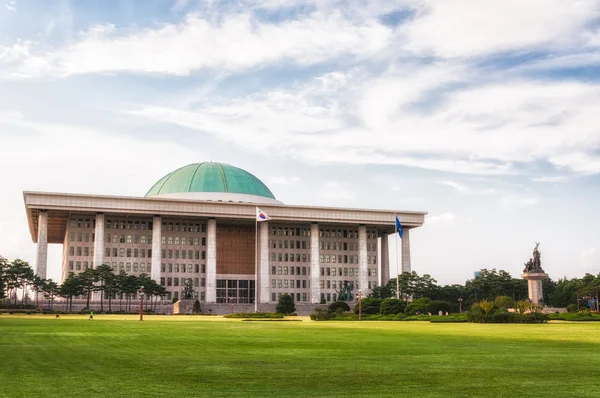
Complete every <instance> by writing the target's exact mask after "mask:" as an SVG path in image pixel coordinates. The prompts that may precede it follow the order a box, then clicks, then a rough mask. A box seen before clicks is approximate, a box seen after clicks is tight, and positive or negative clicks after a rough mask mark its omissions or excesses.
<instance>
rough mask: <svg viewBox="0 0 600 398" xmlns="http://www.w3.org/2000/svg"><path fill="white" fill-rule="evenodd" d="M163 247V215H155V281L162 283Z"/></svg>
mask: <svg viewBox="0 0 600 398" xmlns="http://www.w3.org/2000/svg"><path fill="white" fill-rule="evenodd" d="M161 248H162V217H161V216H154V218H153V219H152V272H151V276H152V279H153V280H154V282H156V283H158V284H160V275H161V269H160V267H161Z"/></svg>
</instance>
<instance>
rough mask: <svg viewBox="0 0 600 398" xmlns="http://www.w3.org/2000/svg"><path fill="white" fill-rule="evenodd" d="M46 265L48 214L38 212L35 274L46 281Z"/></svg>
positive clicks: (43, 211)
mask: <svg viewBox="0 0 600 398" xmlns="http://www.w3.org/2000/svg"><path fill="white" fill-rule="evenodd" d="M47 265H48V212H46V211H45V210H42V211H40V215H39V216H38V234H37V252H36V255H35V273H36V274H38V276H39V277H40V278H42V279H46V268H47Z"/></svg>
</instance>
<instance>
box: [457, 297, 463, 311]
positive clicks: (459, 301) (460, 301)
mask: <svg viewBox="0 0 600 398" xmlns="http://www.w3.org/2000/svg"><path fill="white" fill-rule="evenodd" d="M462 301H463V300H462V297H459V298H458V305H459V306H460V313H461V314H462Z"/></svg>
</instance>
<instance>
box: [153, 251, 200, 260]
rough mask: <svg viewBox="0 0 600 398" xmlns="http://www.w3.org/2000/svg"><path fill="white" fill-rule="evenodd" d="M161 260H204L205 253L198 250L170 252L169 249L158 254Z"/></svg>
mask: <svg viewBox="0 0 600 398" xmlns="http://www.w3.org/2000/svg"><path fill="white" fill-rule="evenodd" d="M160 257H161V258H175V259H178V258H181V259H183V260H185V259H186V258H187V259H189V260H192V259H194V260H200V259H202V260H205V259H206V252H205V251H204V250H203V251H202V252H201V251H199V250H171V249H162V250H161V253H160Z"/></svg>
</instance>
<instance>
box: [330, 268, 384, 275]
mask: <svg viewBox="0 0 600 398" xmlns="http://www.w3.org/2000/svg"><path fill="white" fill-rule="evenodd" d="M354 275H356V276H358V275H359V268H335V267H332V268H330V267H321V276H354ZM367 276H377V268H367Z"/></svg>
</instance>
